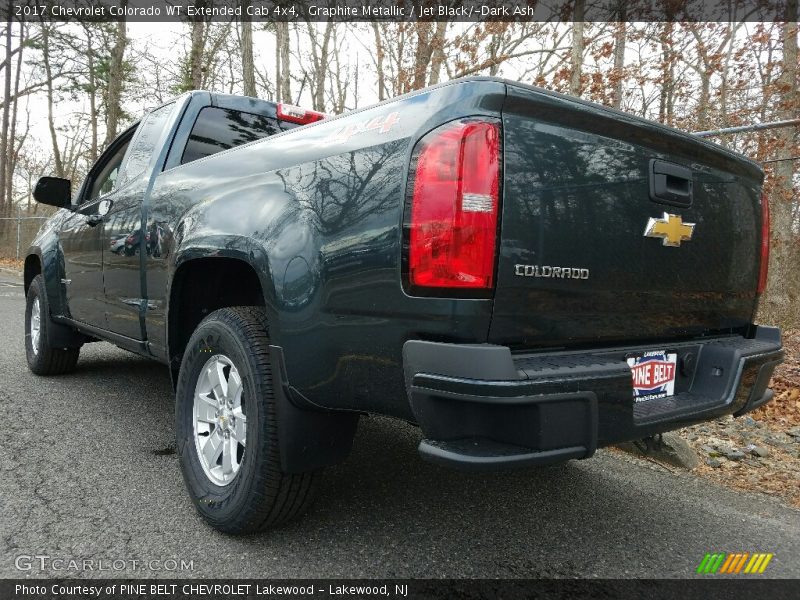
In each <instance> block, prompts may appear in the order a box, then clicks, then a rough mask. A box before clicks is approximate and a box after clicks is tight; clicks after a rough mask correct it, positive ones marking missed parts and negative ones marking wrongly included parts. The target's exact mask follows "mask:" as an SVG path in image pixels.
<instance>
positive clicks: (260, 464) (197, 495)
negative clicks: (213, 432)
mask: <svg viewBox="0 0 800 600" xmlns="http://www.w3.org/2000/svg"><path fill="white" fill-rule="evenodd" d="M217 354H221V355H224V356H225V357H227V358H228V359H229V360H230V361H231V362H232V363H233V365H235V367H236V369H237V370H238V372H239V375H240V377H241V380H242V389H243V391H242V408H243V410H244V412H245V413H246V417H247V432H246V439H247V443H246V447H245V449H244V452H243V454H242V457H241V462H240V465H241V466H240V467H239V471H238V472H237V473H236V475H235V476H234V477H233V479H232V481H231V482H230V483H227V484H225V485H217V484H216V483H215V482H213V481H212V480H211V478H210V477H209V476H208V475H206V473H205V471H204V468H203V466H202V465H201V462H200V460H201V459H200V457H199V456H198V450H197V446H196V444H195V438H194V394H195V388H196V386H197V383H198V379H199V377H200V375H201V372H202V369H203V367H204V365H205V364H206V363H207V361H208V360H209V359H210V358H211V357H212V356H214V355H217ZM175 418H176V436H177V450H178V457H179V461H180V465H181V471H182V472H183V478H184V481H185V482H186V487H187V489H188V491H189V495H190V496H191V498H192V501H193V502H194V505H195V508H196V509H197V512H198V513H200V515H201V516H202V517H203V518H204V519H205V520H206V521H207V522H208V523H209V524H210V525H211V526H213V527H214V528H216V529H219V530H220V531H223V532H225V533H232V534H246V533H254V532H258V531H263V530H265V529H268V528H270V527H274V526H276V525H279V524H281V523H284V522H286V521H288V520H290V519H293V518H295V517H298V516H300V515H302V514H303V513H304V512H306V510H308V508H309V507H310V505H311V503H312V501H313V499H314V497H315V495H316V490H317V480H318V477H319V474H320V471H314V472H310V473H300V474H287V473H284V472H282V470H281V460H280V454H279V446H278V427H277V415H276V400H275V394H274V391H273V387H272V374H271V368H270V360H269V337H268V334H267V319H266V313H265V311H264V309H263V308H259V307H234V308H223V309H220V310H217V311H215V312H213V313H211V314H210V315H208V316H207V317H206V318H205V319H204V320H203V321H202V322H201V323H200V325H199V326H198V327H197V329H196V330H195V332H194V333H193V334H192V337H191V339H190V340H189V343H188V345H187V346H186V351H185V353H184V356H183V360H182V362H181V367H180V373H179V375H178V385H177V392H176V399H175Z"/></svg>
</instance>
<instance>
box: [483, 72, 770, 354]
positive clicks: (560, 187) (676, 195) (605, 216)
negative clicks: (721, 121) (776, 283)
mask: <svg viewBox="0 0 800 600" xmlns="http://www.w3.org/2000/svg"><path fill="white" fill-rule="evenodd" d="M502 121H503V152H504V163H503V192H502V193H503V197H502V223H501V240H500V250H499V260H498V273H497V289H496V293H495V302H494V312H493V317H492V323H491V327H490V331H489V341H490V342H492V343H499V344H505V345H510V346H511V347H512V348H514V347H517V348H525V347H538V346H559V347H569V346H576V345H580V344H585V343H595V342H597V341H600V340H602V341H607V342H609V343H614V342H615V341H619V342H622V341H631V340H642V341H643V340H665V341H666V340H671V339H680V338H685V337H691V336H696V335H702V334H707V333H725V332H738V333H741V332H743V331H745V330H746V328H747V327H748V326H749V324H750V323H751V321H752V318H753V313H754V310H755V306H756V300H757V298H756V296H757V294H756V288H757V281H758V276H759V248H760V243H761V239H760V238H761V234H760V230H761V227H760V225H761V208H760V192H761V182H762V179H763V173H762V172H761V170H760V169H759V168H758V166H757V165H755V163H752V162H750V161H747V160H746V159H744V158H742V157H739V156H738V155H735V154H733V153H730V152H728V151H726V150H724V149H722V148H721V147H719V146H715V145H713V144H710V143H707V142H704V141H702V140H700V139H698V138H695V137H693V136H691V135H688V134H683V133H680V132H677V131H675V130H672V129H669V128H666V127H662V126H660V125H658V124H655V123H651V122H649V121H645V120H642V119H637V118H635V117H632V116H629V115H625V114H623V113H619V112H617V111H610V110H606V109H603V108H601V107H598V106H595V105H592V104H588V103H583V102H579V101H575V100H571V99H568V98H566V97H563V96H559V95H555V94H549V93H544V92H542V91H539V90H535V89H532V88H527V87H524V86H516V85H510V84H509V86H508V96H507V99H506V102H505V105H504V108H503V115H502ZM689 187H691V190H689ZM670 215H672V216H670ZM687 224H688V225H687ZM692 226H693V227H692ZM645 233H649V234H650V235H649V236H645V235H644V234H645Z"/></svg>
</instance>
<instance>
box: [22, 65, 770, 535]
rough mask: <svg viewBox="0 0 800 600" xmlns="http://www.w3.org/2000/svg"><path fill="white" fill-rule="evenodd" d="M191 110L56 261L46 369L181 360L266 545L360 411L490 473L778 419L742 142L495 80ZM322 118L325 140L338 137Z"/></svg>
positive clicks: (203, 101)
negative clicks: (95, 354) (414, 430)
mask: <svg viewBox="0 0 800 600" xmlns="http://www.w3.org/2000/svg"><path fill="white" fill-rule="evenodd" d="M323 116H324V115H321V114H319V113H313V112H310V111H303V110H302V109H298V108H296V107H290V106H286V105H281V104H275V103H271V102H266V101H261V100H256V99H253V98H244V97H237V96H226V95H220V94H213V93H208V92H190V93H187V94H185V95H183V96H181V97H179V98H178V99H176V100H174V101H172V102H169V103H167V104H165V105H163V106H161V107H159V108H156V109H155V110H153V111H152V112H150V113H149V114H148V115H147V116H145V117H144V119H143V120H142V121H141V122H140V123H138V124H137V125H136V126H134V127H131V128H130V129H129V130H128V131H126V132H124V133H123V134H122V135H121V136H120V137H119V138H118V139H117V140H116V141H115V142H113V143H112V144H111V146H110V147H109V148H108V149H107V150H106V151H105V153H104V154H103V155H102V156H101V157H100V159H99V160H98V161H97V163H96V164H95V165H94V167H93V168H92V169H91V171H90V172H89V174H88V176H87V178H86V180H85V181H84V182H83V184H82V185H81V186H80V188H79V189H78V191H77V193H76V194H75V195H74V197H73V195H72V193H71V189H70V182H69V181H66V180H63V179H55V178H42V179H41V180H40V181H39V183H38V185H37V187H36V191H35V197H36V199H37V200H38V201H40V202H44V203H47V204H51V205H55V206H58V207H60V208H61V210H60V211H59V212H58V213H57V214H56V215H54V216H53V217H52V218H51V219H50V220H49V221H48V222H47V223H46V224H45V225H44V226H43V228H42V230H41V231H40V233H39V235H38V237H37V238H36V240H35V241H34V242H33V244H32V246H31V248H30V250H29V251H28V254H27V258H26V261H25V270H24V281H25V291H26V294H27V310H26V330H25V331H26V336H25V343H26V347H27V358H28V364H29V366H30V368H31V370H32V371H33V372H34V373H37V374H41V375H54V374H59V373H65V372H67V371H70V370H72V369H73V368H75V366H76V362H77V360H78V353H79V350H80V347H81V345H82V344H84V343H86V342H91V341H96V340H107V341H109V342H112V343H113V344H116V345H117V346H119V347H121V348H125V349H127V350H131V351H133V352H136V353H138V354H140V355H143V356H148V357H152V358H154V359H156V360H158V361H160V362H162V363H164V364H165V365H167V366H168V367H169V369H170V372H171V375H172V381H173V383H174V386H175V391H176V436H177V448H178V453H179V457H180V465H181V468H182V471H183V476H184V479H185V481H186V485H187V488H188V491H189V493H190V495H191V497H192V499H193V501H194V504H195V506H196V508H197V510H198V511H199V512H200V514H201V515H202V516H203V517H204V518H205V519H206V520H207V521H208V522H209V523H211V524H212V525H213V526H215V527H217V528H219V529H221V530H223V531H227V532H232V533H241V532H248V531H254V530H259V529H263V528H266V527H268V526H271V525H275V524H278V523H280V522H283V521H285V520H287V519H289V518H292V517H294V516H297V515H299V514H301V513H302V512H303V511H304V510H305V509H306V508H307V507H308V505H309V503H310V502H311V500H312V498H313V495H314V489H315V483H316V482H317V480H318V476H319V473H320V471H321V470H322V469H323V468H324V467H326V466H330V465H333V464H336V463H338V462H340V461H342V460H344V459H345V458H346V456H347V455H348V452H349V451H350V447H351V445H352V442H353V437H354V434H355V431H356V426H357V423H358V419H359V415H361V414H367V413H377V414H381V415H389V416H393V417H398V418H400V419H405V420H407V421H410V422H413V423H416V424H418V425H419V427H420V429H421V431H422V435H423V440H422V441H421V443H420V445H419V452H420V454H421V455H422V457H423V458H425V459H427V460H431V461H435V462H438V463H440V464H443V465H450V466H454V467H461V468H466V469H473V470H480V469H495V468H503V467H510V466H525V465H540V464H547V463H553V462H558V461H565V460H568V459H580V458H587V457H590V456H591V455H592V454H593V453H594V451H595V449H596V448H598V447H601V446H606V445H609V444H613V443H615V442H620V441H623V440H632V439H638V438H642V437H646V436H650V435H654V434H657V433H659V432H663V431H667V430H671V429H675V428H679V427H683V426H685V425H687V424H690V423H695V422H699V421H703V420H707V419H713V418H717V417H719V416H720V415H723V414H731V413H732V414H734V415H741V414H743V413H745V412H747V411H750V410H753V409H754V408H756V407H758V406H760V405H762V404H763V403H765V402H767V401H768V400H769V399H770V398H771V396H772V392H771V391H770V390H769V389H768V383H769V380H770V377H771V375H772V372H773V369H774V368H775V366H776V365H777V364H778V363H779V362H780V361H781V359H782V356H783V351H782V346H781V338H780V333H779V331H778V330H777V329H775V328H772V327H764V326H760V325H755V324H754V323H753V321H754V315H755V313H756V308H757V304H758V298H759V295H760V294H761V292H762V290H763V287H764V282H765V280H766V268H767V260H768V249H769V246H768V238H769V235H768V232H769V229H768V227H769V225H768V214H767V202H766V200H765V199H764V198H762V196H761V185H762V180H763V172H762V171H761V169H760V168H759V167H758V166H757V165H756V164H755V163H753V162H751V161H749V160H747V159H745V158H743V157H741V156H739V155H737V154H734V153H731V152H729V151H727V150H725V149H723V148H721V147H719V146H716V145H714V144H711V143H708V142H706V141H703V140H701V139H698V138H696V137H694V136H691V135H689V134H685V133H681V132H679V131H676V130H673V129H670V128H667V127H663V126H661V125H658V124H656V123H652V122H649V121H646V120H644V119H640V118H636V117H633V116H631V115H627V114H624V113H621V112H618V111H614V110H610V109H607V108H604V107H601V106H598V105H595V104H591V103H588V102H582V101H580V100H576V99H573V98H568V97H565V96H561V95H558V94H554V93H549V92H546V91H543V90H540V89H536V88H532V87H529V86H526V85H522V84H518V83H512V82H508V81H503V80H499V79H494V78H470V79H464V80H458V81H453V82H450V83H447V84H443V85H439V86H436V87H432V88H428V89H425V90H422V91H419V92H416V93H412V94H409V95H406V96H402V97H399V98H396V99H394V100H391V101H387V102H383V103H381V104H378V105H376V106H373V107H370V108H367V109H363V110H358V111H354V112H351V113H348V114H345V115H342V116H339V117H335V118H324V119H323ZM312 121H315V122H313V123H312Z"/></svg>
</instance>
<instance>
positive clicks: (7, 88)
mask: <svg viewBox="0 0 800 600" xmlns="http://www.w3.org/2000/svg"><path fill="white" fill-rule="evenodd" d="M11 23H12V21H11V10H10V8H9V10H8V20H7V21H6V62H5V65H6V66H5V77H4V79H3V99H4V100H3V123H2V131H0V157H2V158H3V168H2V169H0V194H2V195H0V201H2V199H3V198H5V197H6V189H7V187H11V182H10V181H7V180H6V169H5V157H6V153H7V152H8V148H9V143H8V142H9V139H8V124H9V123H8V122H9V118H10V110H11V102H10V101H9V100H10V98H11ZM12 143H13V142H12ZM0 209H2V210H0V214H5V213H6V211H7V210H10V207H5V206H0Z"/></svg>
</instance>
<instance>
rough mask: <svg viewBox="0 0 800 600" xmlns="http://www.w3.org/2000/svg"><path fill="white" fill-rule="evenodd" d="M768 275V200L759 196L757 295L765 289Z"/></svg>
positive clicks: (762, 195)
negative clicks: (759, 255)
mask: <svg viewBox="0 0 800 600" xmlns="http://www.w3.org/2000/svg"><path fill="white" fill-rule="evenodd" d="M768 274H769V198H767V195H766V194H761V265H760V268H759V271H758V293H759V294H763V293H764V290H765V289H767V275H768Z"/></svg>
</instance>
